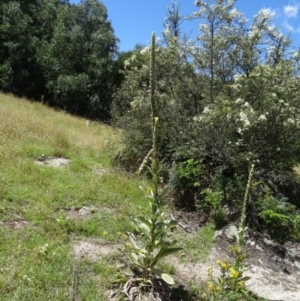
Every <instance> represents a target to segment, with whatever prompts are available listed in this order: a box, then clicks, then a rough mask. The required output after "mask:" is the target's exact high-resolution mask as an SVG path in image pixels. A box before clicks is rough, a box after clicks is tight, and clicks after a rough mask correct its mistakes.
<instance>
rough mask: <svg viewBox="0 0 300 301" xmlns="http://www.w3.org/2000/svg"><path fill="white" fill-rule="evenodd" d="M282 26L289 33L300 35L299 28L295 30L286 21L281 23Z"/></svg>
mask: <svg viewBox="0 0 300 301" xmlns="http://www.w3.org/2000/svg"><path fill="white" fill-rule="evenodd" d="M283 26H284V27H285V28H286V29H287V30H288V31H290V32H291V33H300V27H297V28H295V27H294V26H292V25H291V24H289V23H288V22H287V21H284V22H283Z"/></svg>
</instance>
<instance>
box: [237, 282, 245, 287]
mask: <svg viewBox="0 0 300 301" xmlns="http://www.w3.org/2000/svg"><path fill="white" fill-rule="evenodd" d="M237 285H238V286H239V287H240V288H243V287H244V286H245V283H244V281H239V282H238V283H237Z"/></svg>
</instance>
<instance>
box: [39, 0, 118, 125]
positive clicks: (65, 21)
mask: <svg viewBox="0 0 300 301" xmlns="http://www.w3.org/2000/svg"><path fill="white" fill-rule="evenodd" d="M117 41H118V40H117V38H116V37H115V35H114V31H113V28H112V26H111V23H110V21H108V15H107V10H106V7H105V6H104V5H103V3H101V2H98V1H97V0H84V1H81V2H80V4H79V5H71V6H63V7H61V8H60V10H59V11H57V19H56V22H55V24H54V28H53V34H52V37H51V39H50V40H49V41H43V43H42V45H41V47H40V58H41V62H42V66H43V69H44V70H45V77H46V79H47V88H48V90H49V94H50V99H51V102H52V104H53V105H55V106H58V107H61V108H63V109H65V110H67V111H69V112H71V113H74V114H79V115H84V116H88V117H92V118H99V119H106V118H108V117H109V109H110V102H111V94H112V91H113V84H114V82H113V80H114V58H115V54H116V50H117V46H116V45H117Z"/></svg>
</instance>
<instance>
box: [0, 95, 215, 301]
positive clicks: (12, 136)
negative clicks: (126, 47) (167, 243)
mask: <svg viewBox="0 0 300 301" xmlns="http://www.w3.org/2000/svg"><path fill="white" fill-rule="evenodd" d="M0 116H1V119H0V221H1V224H0V226H1V227H0V295H1V301H8V300H9V301H12V300H16V301H23V300H24V301H25V300H26V301H27V300H28V301H29V300H30V301H34V300H38V301H40V300H55V301H58V300H64V301H65V300H75V299H74V298H75V297H74V294H76V295H77V296H78V300H107V298H106V291H107V289H108V287H109V286H110V285H111V284H112V283H113V282H114V281H116V280H117V279H122V277H123V276H122V269H120V268H118V264H117V259H114V258H113V257H114V255H113V254H112V255H111V256H103V258H101V259H99V261H98V262H89V261H88V260H86V259H82V260H81V261H77V260H75V259H74V258H73V255H72V252H71V251H72V247H73V245H74V244H75V243H76V242H77V241H80V240H83V241H85V240H86V241H88V240H91V239H94V240H97V241H102V242H103V241H109V242H120V241H121V238H122V237H123V236H122V235H120V233H124V232H125V231H126V230H129V229H130V223H129V219H128V218H127V217H128V215H129V214H138V213H139V212H141V211H145V210H146V209H145V208H147V204H146V201H145V196H144V192H143V191H142V190H140V188H139V186H147V182H146V180H144V179H142V178H138V177H133V176H132V175H128V174H126V173H124V172H122V171H120V170H117V169H115V168H114V167H113V164H112V158H113V157H114V155H115V154H116V151H117V150H118V148H120V145H119V144H118V138H119V135H120V133H119V131H118V130H115V129H113V128H111V127H109V126H106V125H102V124H100V123H96V122H93V123H91V124H87V122H86V120H85V119H82V118H76V117H73V116H70V115H68V114H66V113H64V112H61V111H55V110H53V109H50V108H48V107H47V106H44V105H42V104H40V103H36V102H29V101H27V100H25V99H18V98H15V97H13V96H11V95H5V94H0ZM41 156H46V157H47V156H58V157H61V156H62V157H66V158H68V159H70V160H71V162H70V164H69V165H68V166H66V167H64V168H53V167H50V166H41V165H36V164H34V161H35V160H36V159H38V158H39V157H41ZM95 168H108V169H109V170H110V172H109V173H105V174H104V175H102V176H99V175H96V174H95V173H94V172H93V170H94V169H95ZM83 206H93V208H94V210H93V213H92V214H91V215H90V216H88V217H85V218H69V217H68V212H69V210H70V209H71V208H75V209H80V208H82V207H83ZM18 220H19V221H20V220H21V221H24V222H26V223H27V224H26V225H25V226H23V227H20V228H19V229H14V228H13V227H12V225H13V222H14V221H18ZM203 231H206V232H205V234H204V232H203V233H202V234H201V233H195V234H193V235H191V236H190V237H185V238H183V237H182V242H183V243H184V244H185V246H186V249H185V254H186V255H185V257H186V258H185V260H188V258H190V259H192V260H198V259H199V257H201V258H203V257H205V254H206V253H205V252H204V253H201V252H199V253H198V252H197V251H196V250H197V248H203V244H206V243H207V245H206V247H205V249H206V250H209V247H210V245H211V237H212V232H211V231H210V230H207V229H206V230H205V229H204V230H203ZM183 235H184V234H183ZM176 236H177V238H179V245H180V244H181V237H180V233H179V232H178V233H177V234H176ZM185 236H186V235H185ZM195 236H196V237H197V239H195ZM201 237H202V238H201ZM196 253H197V254H196ZM199 254H200V255H199ZM175 271H176V269H175ZM76 279H77V280H78V281H77V280H76Z"/></svg>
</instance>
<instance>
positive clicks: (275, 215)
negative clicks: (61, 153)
mask: <svg viewBox="0 0 300 301" xmlns="http://www.w3.org/2000/svg"><path fill="white" fill-rule="evenodd" d="M257 190H258V189H257ZM254 196H255V194H254ZM251 209H252V210H251V213H250V216H249V222H250V225H251V226H252V227H253V228H255V229H256V230H258V231H261V232H264V231H267V232H268V234H270V236H271V238H272V239H274V240H277V241H279V242H284V241H286V240H293V239H299V224H298V222H297V221H299V212H298V211H297V210H296V207H295V206H294V205H292V204H290V203H288V202H287V199H286V198H281V199H277V198H275V197H273V196H272V195H271V194H270V192H269V191H268V189H266V190H265V192H264V193H259V192H257V194H256V198H255V199H254V200H253V204H251Z"/></svg>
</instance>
